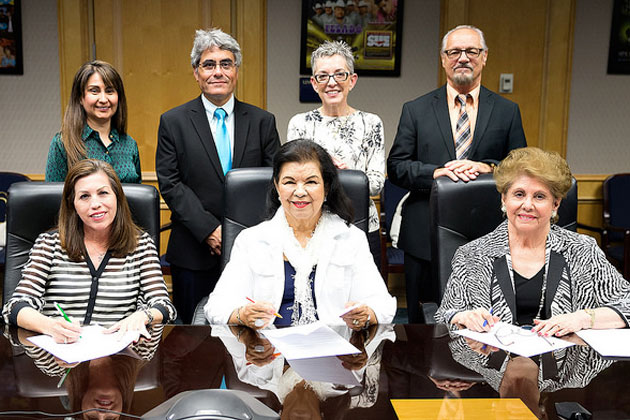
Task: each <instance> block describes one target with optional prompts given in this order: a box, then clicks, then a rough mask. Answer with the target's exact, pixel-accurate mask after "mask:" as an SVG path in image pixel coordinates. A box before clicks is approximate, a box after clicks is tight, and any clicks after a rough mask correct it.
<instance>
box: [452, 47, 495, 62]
mask: <svg viewBox="0 0 630 420" xmlns="http://www.w3.org/2000/svg"><path fill="white" fill-rule="evenodd" d="M483 51H485V50H484V49H483V48H466V49H465V50H460V49H459V48H453V49H452V50H444V54H446V56H447V57H448V58H450V59H451V60H452V59H454V58H459V57H461V55H462V53H465V54H466V57H468V58H477V57H479V54H481V53H482V52H483Z"/></svg>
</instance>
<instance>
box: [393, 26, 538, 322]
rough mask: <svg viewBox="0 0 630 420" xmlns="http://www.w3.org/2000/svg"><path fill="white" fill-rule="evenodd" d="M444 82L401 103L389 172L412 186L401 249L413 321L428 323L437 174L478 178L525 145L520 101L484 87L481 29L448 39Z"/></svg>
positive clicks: (435, 298)
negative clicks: (425, 311)
mask: <svg viewBox="0 0 630 420" xmlns="http://www.w3.org/2000/svg"><path fill="white" fill-rule="evenodd" d="M440 58H441V61H442V67H443V68H444V72H445V74H446V81H447V82H446V85H445V86H442V87H440V88H438V89H436V90H434V91H432V92H429V93H427V94H426V95H424V96H421V97H419V98H417V99H415V100H413V101H411V102H407V103H406V104H405V105H404V106H403V109H402V114H401V117H400V122H399V124H398V132H397V133H396V138H395V139H394V144H393V146H392V148H391V150H390V153H389V156H388V158H387V174H388V177H389V179H390V180H391V182H393V183H394V184H395V185H398V186H400V187H403V188H405V189H408V190H409V191H410V195H409V198H408V199H407V200H406V201H405V203H404V207H403V211H402V221H401V228H400V236H399V240H398V246H399V248H401V249H403V250H404V251H405V283H406V292H407V308H408V314H409V322H410V323H417V322H422V321H423V317H422V314H421V311H420V305H419V302H437V303H439V301H440V296H439V286H438V284H437V282H435V281H433V279H432V273H431V271H432V268H431V240H430V231H429V223H430V221H429V217H430V209H429V195H430V193H431V185H432V184H433V180H434V179H435V178H437V177H440V176H447V177H449V178H450V179H452V180H453V181H455V182H468V181H473V180H474V179H475V178H476V177H477V176H478V175H479V174H482V173H489V172H492V171H493V168H494V166H495V165H496V164H498V162H499V161H501V160H502V159H503V158H504V157H505V156H507V154H508V153H509V152H510V150H512V149H517V148H519V147H525V146H527V143H526V141H525V133H524V132H523V126H522V123H521V112H520V109H519V107H518V105H517V104H515V103H514V102H511V101H509V100H507V99H505V98H503V97H501V96H499V95H497V94H496V93H494V92H491V91H490V90H488V89H486V88H485V87H483V86H481V73H482V70H483V68H484V66H485V65H486V60H487V59H488V47H487V45H486V41H485V39H484V36H483V32H481V30H480V29H478V28H476V27H474V26H470V25H461V26H458V27H456V28H454V29H452V30H450V31H449V32H448V33H447V34H446V35H444V38H443V39H442V48H441V51H440Z"/></svg>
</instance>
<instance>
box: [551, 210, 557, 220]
mask: <svg viewBox="0 0 630 420" xmlns="http://www.w3.org/2000/svg"><path fill="white" fill-rule="evenodd" d="M556 217H558V212H557V211H555V210H554V211H552V212H551V220H552V221H553V220H555V218H556Z"/></svg>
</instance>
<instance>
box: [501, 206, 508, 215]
mask: <svg viewBox="0 0 630 420" xmlns="http://www.w3.org/2000/svg"><path fill="white" fill-rule="evenodd" d="M501 213H503V216H505V215H506V214H507V209H506V208H505V204H501Z"/></svg>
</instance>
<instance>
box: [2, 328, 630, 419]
mask: <svg viewBox="0 0 630 420" xmlns="http://www.w3.org/2000/svg"><path fill="white" fill-rule="evenodd" d="M337 332H338V333H339V334H340V335H342V336H343V337H345V338H346V339H347V340H349V341H350V342H351V343H352V344H353V345H354V346H355V347H357V348H358V349H359V350H360V351H361V353H359V354H357V355H351V356H340V357H338V360H339V362H338V366H339V369H347V370H348V371H351V372H352V374H353V375H355V376H356V378H357V383H358V385H356V384H355V385H349V384H334V383H325V382H318V381H310V380H308V378H307V379H304V378H303V377H302V376H300V373H299V369H297V366H296V368H294V367H292V366H291V365H290V363H287V362H286V361H285V360H284V358H283V357H282V355H279V354H278V352H277V351H276V350H275V349H274V348H273V346H272V345H271V344H270V343H269V342H268V341H267V340H266V339H265V338H264V337H263V336H262V335H260V334H258V333H256V332H254V331H252V330H250V329H247V328H243V327H229V326H214V327H208V326H179V325H178V326H166V327H165V328H164V329H163V331H162V330H161V329H160V330H157V329H156V330H155V331H154V332H153V339H152V340H141V341H140V342H139V343H137V344H136V345H134V346H133V350H134V351H133V352H132V351H127V354H124V355H116V356H111V357H109V358H103V359H98V360H96V361H91V362H84V363H82V364H80V365H78V366H73V367H72V369H70V373H68V374H67V377H66V378H65V379H64V381H63V383H62V385H61V387H59V388H58V387H57V385H58V384H59V382H60V380H61V379H62V377H63V376H64V375H65V374H66V372H67V369H68V367H69V366H67V365H65V364H64V363H63V362H60V361H58V360H55V359H54V357H52V356H51V355H49V354H48V353H46V352H44V351H42V350H40V349H38V348H34V347H28V346H26V345H25V344H26V343H27V341H26V340H25V337H26V336H27V335H28V332H26V331H24V330H18V329H10V330H7V331H6V332H5V335H4V337H1V338H0V374H1V377H2V378H5V380H3V381H0V411H8V410H40V411H44V412H48V413H70V412H72V411H75V410H80V409H86V408H90V407H100V408H106V409H111V410H115V411H122V412H125V413H130V414H132V415H135V416H141V415H142V414H144V413H146V412H148V411H149V410H151V409H153V408H155V407H156V406H158V405H160V404H162V403H163V402H164V401H166V400H167V399H169V398H171V397H173V396H175V395H177V394H179V393H181V392H183V391H189V390H198V389H218V388H227V389H237V390H242V391H245V392H247V393H249V394H250V395H252V396H254V397H255V398H257V399H258V400H259V401H261V402H262V403H264V404H265V405H267V406H268V407H270V408H271V409H273V410H275V411H276V412H281V411H282V413H283V416H282V417H283V418H296V417H295V416H298V417H299V416H302V417H299V418H325V419H353V420H355V419H371V418H374V419H396V418H397V416H396V413H395V412H394V409H393V407H392V404H391V402H390V400H391V399H428V398H431V399H442V400H444V401H445V403H447V402H449V401H450V400H452V399H457V398H520V399H521V400H522V401H523V402H524V403H525V405H526V406H527V407H528V408H529V410H531V411H532V412H533V413H534V414H535V415H536V416H537V417H539V418H549V419H555V418H557V416H556V406H555V403H558V402H576V403H579V404H580V405H581V406H583V407H584V408H586V409H587V410H589V411H590V412H592V413H593V415H594V418H595V419H597V418H602V419H616V418H630V394H629V393H628V392H627V389H626V387H625V383H626V382H627V378H628V377H630V363H629V362H628V361H613V360H604V359H603V358H601V357H600V356H599V355H598V354H597V353H595V352H594V351H593V350H591V349H590V348H589V347H588V346H584V345H576V346H573V347H570V348H568V349H565V350H562V351H558V352H555V353H553V354H552V353H548V354H547V355H546V356H541V357H538V358H521V357H514V356H512V355H509V354H507V353H505V352H503V351H495V350H496V349H492V348H488V347H487V346H486V347H484V346H483V345H482V344H480V343H476V342H472V341H470V340H466V339H464V338H463V337H451V336H450V335H449V334H448V332H447V331H446V330H445V328H443V326H431V325H395V326H378V327H374V328H371V329H369V330H365V331H361V332H355V333H353V332H352V331H350V330H349V329H347V328H346V327H343V328H338V329H337ZM328 365H329V364H328ZM322 374H323V373H322ZM459 414H462V418H465V413H459ZM0 418H8V417H1V416H0ZM30 418H45V417H44V416H41V417H33V416H30ZM76 418H89V419H91V418H108V419H109V418H126V417H125V416H123V417H119V416H113V417H112V416H109V417H105V416H104V415H103V414H100V415H99V414H97V413H89V414H84V415H82V416H77V417H76Z"/></svg>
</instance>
